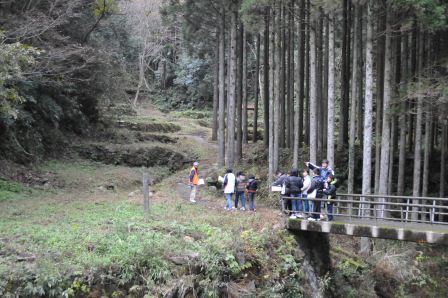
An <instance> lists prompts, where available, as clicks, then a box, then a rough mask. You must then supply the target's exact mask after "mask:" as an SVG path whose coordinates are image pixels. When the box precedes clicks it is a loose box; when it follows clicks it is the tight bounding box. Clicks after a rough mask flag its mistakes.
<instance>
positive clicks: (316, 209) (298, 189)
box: [273, 159, 336, 221]
mask: <svg viewBox="0 0 448 298" xmlns="http://www.w3.org/2000/svg"><path fill="white" fill-rule="evenodd" d="M305 164H306V166H307V168H306V169H303V171H302V172H301V173H300V174H299V170H298V169H295V168H294V169H291V170H290V171H289V173H284V172H282V171H278V172H277V174H276V176H277V177H276V178H277V179H276V181H275V182H274V184H273V186H280V187H282V191H281V192H282V195H283V196H284V197H290V198H291V199H290V200H288V201H289V202H288V203H290V208H289V210H290V211H291V215H290V218H307V219H308V220H311V221H317V220H323V219H327V220H329V221H331V220H333V202H332V199H334V198H336V180H335V178H334V171H333V169H332V168H331V167H330V166H329V162H328V160H326V159H324V160H323V161H322V165H321V166H320V167H319V166H317V165H315V164H313V163H311V162H306V163H305ZM309 170H311V171H312V172H311V173H312V177H310V176H309ZM295 198H297V199H295ZM311 198H313V199H314V198H315V199H321V200H322V201H310V200H309V199H311ZM324 199H325V200H324ZM322 207H326V209H327V212H326V213H327V214H326V216H325V215H324V214H323V213H322V212H321V211H322Z"/></svg>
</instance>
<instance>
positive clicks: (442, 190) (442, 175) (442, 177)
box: [439, 120, 447, 198]
mask: <svg viewBox="0 0 448 298" xmlns="http://www.w3.org/2000/svg"><path fill="white" fill-rule="evenodd" d="M446 135H447V125H446V120H442V137H441V141H440V146H441V150H440V191H439V193H440V197H441V198H443V197H444V196H445V183H446V181H445V180H446V179H445V175H446V174H445V173H446Z"/></svg>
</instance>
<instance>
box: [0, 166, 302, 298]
mask: <svg viewBox="0 0 448 298" xmlns="http://www.w3.org/2000/svg"><path fill="white" fill-rule="evenodd" d="M84 167H86V168H88V166H87V165H85V166H83V167H80V168H81V169H83V168H84ZM70 168H71V169H73V166H71V167H70V166H68V168H66V169H65V171H70ZM117 196H118V198H116V199H110V198H109V199H105V198H96V199H77V200H71V199H67V198H64V196H61V195H56V196H55V197H54V198H53V199H51V200H42V201H40V202H35V201H25V202H24V204H21V203H20V202H15V201H10V202H8V204H5V202H3V203H2V205H0V235H1V237H0V251H1V252H2V253H1V254H0V296H2V297H3V296H6V297H8V296H11V295H19V296H39V295H45V296H53V297H59V296H66V297H71V296H82V295H84V294H85V295H87V294H89V293H90V294H91V293H92V292H94V291H96V290H97V289H99V288H101V291H103V293H105V294H107V295H112V296H114V295H115V296H116V297H120V296H125V295H131V296H132V295H134V296H136V297H141V296H143V294H144V293H146V294H147V295H148V296H157V295H159V294H161V293H162V292H163V293H166V291H172V292H173V293H175V292H176V291H179V289H180V288H182V287H186V285H185V284H179V282H180V281H179V280H183V277H185V276H193V279H194V280H195V282H194V283H192V285H191V287H192V289H193V288H194V290H195V291H197V292H200V293H202V294H203V296H218V295H219V294H220V289H222V288H223V287H224V286H225V285H227V284H228V283H231V282H233V283H239V282H241V281H243V280H244V279H251V280H255V282H256V284H257V286H260V287H263V288H264V289H265V291H271V290H270V289H271V288H272V291H273V292H272V294H273V295H274V294H276V293H277V295H280V293H281V292H282V291H284V290H285V289H286V287H291V283H292V282H293V283H294V282H297V281H298V280H300V276H301V272H300V268H301V266H300V264H301V258H300V257H297V256H295V249H296V246H295V244H294V239H293V238H292V236H290V235H289V234H287V233H286V232H283V231H276V232H274V231H270V230H264V231H262V232H259V231H254V230H252V229H251V228H250V227H251V226H252V225H253V221H254V220H255V221H256V220H260V219H256V218H253V217H249V216H244V217H230V216H229V215H228V214H222V215H211V214H209V213H208V212H206V207H203V206H197V205H189V204H184V203H182V202H179V201H176V200H173V202H167V203H154V204H151V207H150V208H151V213H150V219H149V220H148V221H147V222H145V221H144V218H143V214H142V207H141V205H140V204H138V203H136V202H132V201H129V200H128V199H121V198H120V197H123V195H122V194H120V193H119V194H117ZM285 281H288V283H285ZM273 285H276V287H272V286H273ZM133 293H134V294H133Z"/></svg>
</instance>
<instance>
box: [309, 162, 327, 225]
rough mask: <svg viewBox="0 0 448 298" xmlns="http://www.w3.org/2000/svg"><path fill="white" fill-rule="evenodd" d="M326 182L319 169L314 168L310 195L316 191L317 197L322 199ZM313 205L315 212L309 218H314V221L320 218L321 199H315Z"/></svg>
mask: <svg viewBox="0 0 448 298" xmlns="http://www.w3.org/2000/svg"><path fill="white" fill-rule="evenodd" d="M324 184H325V182H324V180H323V179H322V177H321V176H320V171H319V169H314V170H313V179H312V180H311V186H310V188H309V189H308V196H309V195H310V194H311V193H313V192H314V191H315V192H316V199H322V197H323V189H324ZM313 206H314V207H313V214H312V215H311V217H309V218H308V220H312V221H314V220H319V219H320V209H321V204H320V202H319V201H315V202H314V204H313Z"/></svg>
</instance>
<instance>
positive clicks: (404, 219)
mask: <svg viewBox="0 0 448 298" xmlns="http://www.w3.org/2000/svg"><path fill="white" fill-rule="evenodd" d="M281 199H282V206H283V210H284V211H285V212H286V213H289V209H290V208H288V205H289V203H288V202H289V201H291V200H292V199H297V198H291V197H285V196H282V197H281ZM308 200H309V202H310V204H321V205H325V204H326V203H328V201H327V200H326V199H325V198H324V199H308ZM331 202H332V204H333V211H334V212H333V215H334V220H333V221H327V220H325V219H322V220H319V221H310V220H308V219H306V218H296V219H291V218H289V219H288V220H287V227H288V229H290V230H295V231H310V232H320V233H331V234H343V235H350V236H357V237H370V238H383V239H394V240H403V241H413V242H417V243H437V244H442V245H448V199H444V198H430V197H406V196H384V195H359V194H350V195H348V194H338V196H337V198H335V199H332V200H331ZM311 213H312V212H310V213H309V214H311ZM320 214H321V215H324V217H325V215H326V214H327V210H326V208H322V210H321V213H320Z"/></svg>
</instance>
